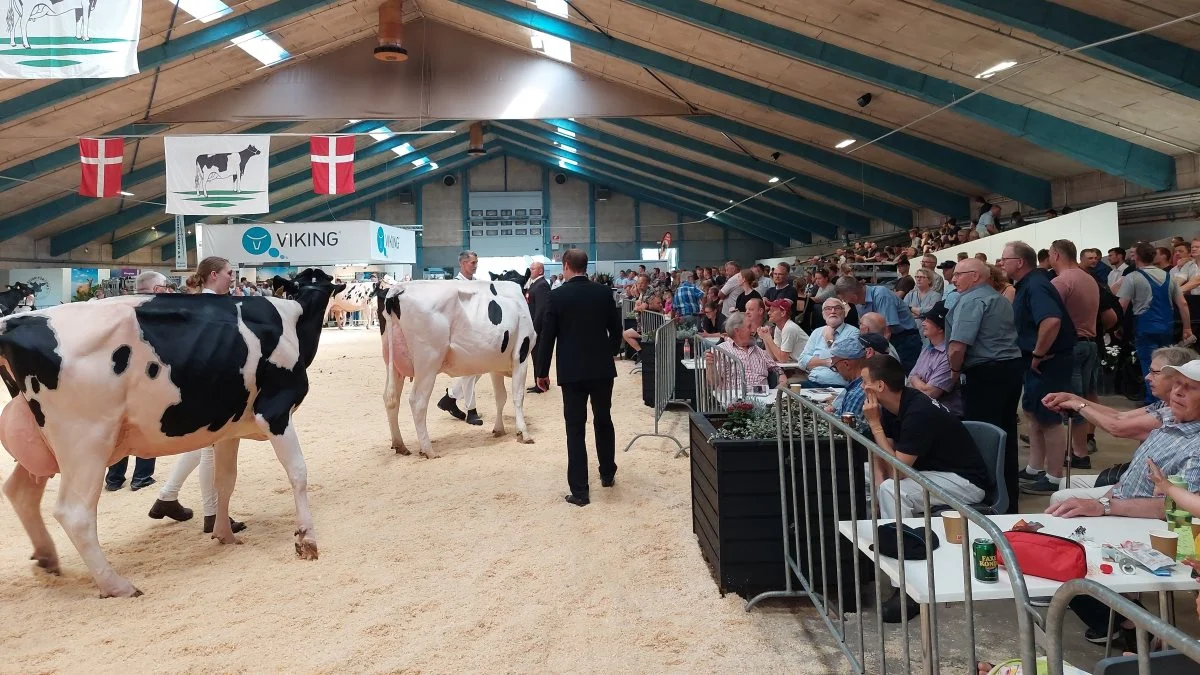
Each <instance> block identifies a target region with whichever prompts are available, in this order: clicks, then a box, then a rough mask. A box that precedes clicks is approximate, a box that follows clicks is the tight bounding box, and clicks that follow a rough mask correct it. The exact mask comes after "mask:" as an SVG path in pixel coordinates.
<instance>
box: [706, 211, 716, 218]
mask: <svg viewBox="0 0 1200 675" xmlns="http://www.w3.org/2000/svg"><path fill="white" fill-rule="evenodd" d="M715 215H717V212H716V211H709V212H708V213H706V214H704V217H705V218H712V217H713V216H715Z"/></svg>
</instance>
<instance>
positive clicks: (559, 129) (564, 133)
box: [554, 127, 575, 138]
mask: <svg viewBox="0 0 1200 675" xmlns="http://www.w3.org/2000/svg"><path fill="white" fill-rule="evenodd" d="M554 133H556V134H558V135H559V136H566V137H567V138H575V132H574V131H571V130H570V129H564V128H562V127H555V128H554Z"/></svg>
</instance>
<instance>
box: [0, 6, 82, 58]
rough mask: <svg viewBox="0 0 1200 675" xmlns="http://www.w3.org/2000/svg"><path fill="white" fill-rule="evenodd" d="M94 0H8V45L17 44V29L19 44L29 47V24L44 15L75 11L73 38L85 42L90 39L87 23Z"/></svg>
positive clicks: (6, 19)
mask: <svg viewBox="0 0 1200 675" xmlns="http://www.w3.org/2000/svg"><path fill="white" fill-rule="evenodd" d="M95 9H96V0H8V14H7V15H6V16H5V23H6V24H7V25H8V46H9V47H16V46H17V31H18V29H19V30H20V33H21V46H22V47H24V48H25V49H29V24H30V23H33V22H34V21H36V20H38V19H40V18H42V17H44V16H59V15H60V14H66V13H67V12H75V38H76V39H79V40H83V41H84V42H87V41H88V40H91V39H92V36H91V34H90V33H89V32H88V24H90V23H91V20H92V12H93V11H94V10H95Z"/></svg>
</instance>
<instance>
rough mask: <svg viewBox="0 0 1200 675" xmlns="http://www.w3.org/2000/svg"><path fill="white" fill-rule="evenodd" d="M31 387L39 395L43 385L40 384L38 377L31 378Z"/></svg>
mask: <svg viewBox="0 0 1200 675" xmlns="http://www.w3.org/2000/svg"><path fill="white" fill-rule="evenodd" d="M29 386H30V388H32V389H33V393H35V394H36V393H38V392H39V391H41V390H42V383H41V382H38V380H37V378H36V377H31V378H29Z"/></svg>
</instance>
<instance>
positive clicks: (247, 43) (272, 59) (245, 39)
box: [230, 30, 292, 66]
mask: <svg viewBox="0 0 1200 675" xmlns="http://www.w3.org/2000/svg"><path fill="white" fill-rule="evenodd" d="M230 42H232V43H233V44H235V45H237V46H238V47H239V48H241V50H242V51H244V52H246V53H247V54H249V55H250V56H253V57H254V58H255V59H257V60H258V62H259V63H261V64H263V65H264V66H273V65H275V64H276V63H279V62H280V61H285V60H287V59H290V58H291V57H292V55H291V54H289V53H288V50H286V49H284V48H283V47H281V46H280V45H279V43H278V42H276V41H274V40H272V39H271V38H269V37H267V35H266V34H264V33H263V32H262V31H261V30H252V31H250V32H249V33H246V34H244V35H239V36H237V37H235V38H233V39H232V40H230Z"/></svg>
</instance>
